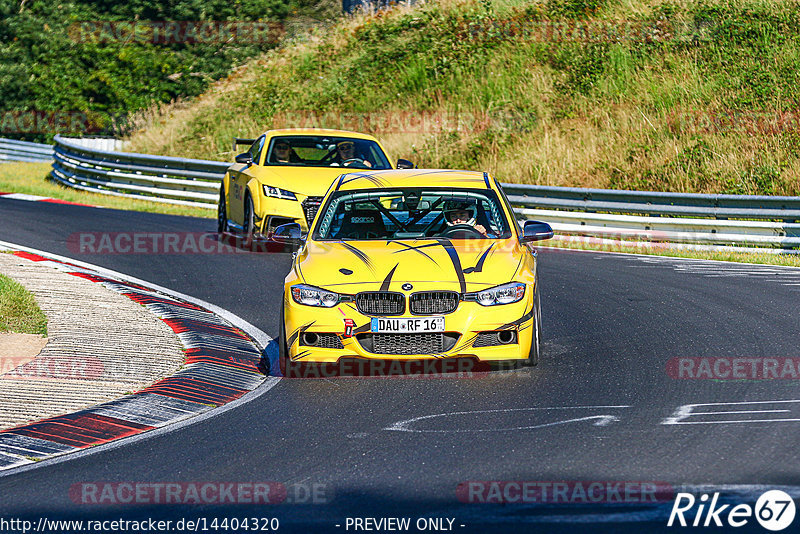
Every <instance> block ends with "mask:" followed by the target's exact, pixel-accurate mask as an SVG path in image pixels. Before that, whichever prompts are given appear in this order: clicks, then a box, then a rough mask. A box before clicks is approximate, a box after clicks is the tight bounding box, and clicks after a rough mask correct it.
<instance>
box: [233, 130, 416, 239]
mask: <svg viewBox="0 0 800 534" xmlns="http://www.w3.org/2000/svg"><path fill="white" fill-rule="evenodd" d="M245 141H246V142H250V143H252V144H251V146H250V149H249V150H248V151H247V152H244V153H242V154H239V155H238V156H236V162H235V163H234V164H233V165H231V166H230V167H229V168H228V170H227V172H226V173H225V177H224V178H223V180H222V187H221V189H220V198H219V208H218V214H217V221H218V224H217V226H218V228H217V230H218V231H219V232H220V233H222V232H228V231H235V232H239V233H242V234H244V236H245V238H246V242H247V241H249V240H251V239H252V237H253V234H255V233H261V234H263V235H269V234H270V233H271V232H272V230H274V229H275V227H277V226H279V225H281V224H286V223H290V222H296V223H298V224H300V226H301V227H302V228H303V229H304V230H305V229H306V228H307V226H308V223H309V222H310V221H311V219H312V218H313V217H314V214H315V213H316V211H317V209H318V208H319V203H320V201H321V200H322V196H323V195H324V194H325V192H326V191H327V190H328V187H329V186H330V184H331V182H332V181H333V179H334V178H336V177H337V176H339V175H340V174H342V173H343V172H348V171H350V170H355V169H369V170H382V169H393V168H395V167H396V168H412V167H413V166H414V165H413V164H412V163H411V162H410V161H408V160H404V159H400V160H398V161H397V163H395V164H392V162H391V161H392V160H391V158H390V157H389V156H388V155H387V154H386V150H384V148H383V146H382V145H381V143H380V142H379V141H378V140H377V139H376V138H374V137H373V136H371V135H367V134H361V133H356V132H348V131H344V130H326V129H321V128H295V129H281V130H270V131H268V132H265V133H264V134H262V135H261V136H259V137H258V138H257V139H248V140H240V139H237V140H236V141H235V143H236V144H241V143H242V142H245Z"/></svg>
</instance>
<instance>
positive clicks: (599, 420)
mask: <svg viewBox="0 0 800 534" xmlns="http://www.w3.org/2000/svg"><path fill="white" fill-rule="evenodd" d="M609 408H613V409H619V408H630V406H553V407H541V408H539V407H536V408H504V409H498V410H472V411H465V412H446V413H437V414H432V415H421V416H419V417H414V418H412V419H406V420H403V421H398V422H396V423H393V424H392V425H390V426H388V427H386V428H384V429H383V430H389V431H396V432H415V433H460V432H504V431H509V430H531V429H537V428H545V427H549V426H555V425H563V424H567V423H575V422H580V421H591V420H594V421H596V422H595V423H594V426H607V425H608V424H610V423H612V422H616V421H619V418H618V417H617V416H615V415H608V414H603V415H593V416H589V417H579V418H573V419H564V420H561V421H553V422H550V423H542V424H539V425H528V426H518V427H510V428H487V429H476V430H462V429H456V430H416V429H413V428H410V426H411V425H413V424H414V423H416V422H418V421H425V420H428V419H437V418H442V417H452V416H459V415H478V414H487V413H511V412H532V411H551V410H598V409H609Z"/></svg>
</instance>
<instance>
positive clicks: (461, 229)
mask: <svg viewBox="0 0 800 534" xmlns="http://www.w3.org/2000/svg"><path fill="white" fill-rule="evenodd" d="M457 234H471V235H469V236H468V237H478V238H482V237H486V236H484V235H483V234H482V233H481V232H480V230H478V229H477V228H475V227H474V226H472V225H471V224H454V225H453V226H450V227H448V228H447V229H445V230H444V231H442V232H440V233H439V236H440V237H455V236H456V235H457Z"/></svg>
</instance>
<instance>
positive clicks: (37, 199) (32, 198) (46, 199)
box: [0, 192, 98, 208]
mask: <svg viewBox="0 0 800 534" xmlns="http://www.w3.org/2000/svg"><path fill="white" fill-rule="evenodd" d="M0 198H8V199H11V200H27V201H30V202H50V203H51V204H69V205H71V206H86V207H88V208H97V207H98V206H92V205H91V204H81V203H80V202H70V201H68V200H61V199H59V198H50V197H42V196H39V195H28V194H26V193H2V192H0Z"/></svg>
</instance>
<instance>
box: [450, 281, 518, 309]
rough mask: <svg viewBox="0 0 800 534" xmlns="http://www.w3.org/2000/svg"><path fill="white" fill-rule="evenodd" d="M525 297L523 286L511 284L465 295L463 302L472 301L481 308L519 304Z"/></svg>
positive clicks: (516, 283) (515, 283)
mask: <svg viewBox="0 0 800 534" xmlns="http://www.w3.org/2000/svg"><path fill="white" fill-rule="evenodd" d="M524 296H525V284H522V283H520V282H511V283H510V284H503V285H501V286H497V287H493V288H491V289H484V290H483V291H477V292H475V293H467V294H466V295H465V298H464V300H472V301H475V302H477V303H478V304H480V305H481V306H496V305H498V304H511V303H513V302H519V301H520V300H522V297H524Z"/></svg>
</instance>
